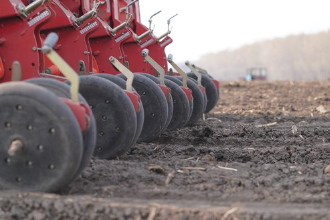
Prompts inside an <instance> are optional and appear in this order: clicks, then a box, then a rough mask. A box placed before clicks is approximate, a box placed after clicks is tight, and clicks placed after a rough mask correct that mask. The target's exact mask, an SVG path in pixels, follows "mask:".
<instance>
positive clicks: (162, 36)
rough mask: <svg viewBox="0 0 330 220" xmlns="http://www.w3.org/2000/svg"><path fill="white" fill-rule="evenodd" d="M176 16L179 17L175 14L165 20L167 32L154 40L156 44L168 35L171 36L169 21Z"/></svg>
mask: <svg viewBox="0 0 330 220" xmlns="http://www.w3.org/2000/svg"><path fill="white" fill-rule="evenodd" d="M178 15H179V14H176V15H174V16H172V17H170V19H168V20H167V25H168V30H167V32H166V33H165V34H163V35H161V36H160V37H157V38H156V41H157V42H159V41H160V40H161V39H163V38H164V37H166V36H168V35H170V34H171V32H172V30H171V28H170V24H171V20H172V19H173V18H174V17H176V16H178Z"/></svg>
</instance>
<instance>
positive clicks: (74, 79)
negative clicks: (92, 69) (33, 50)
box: [42, 33, 79, 103]
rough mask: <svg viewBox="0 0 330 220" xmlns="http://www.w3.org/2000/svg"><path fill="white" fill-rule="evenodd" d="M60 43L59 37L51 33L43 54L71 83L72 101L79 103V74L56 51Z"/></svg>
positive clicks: (45, 43) (45, 42)
mask: <svg viewBox="0 0 330 220" xmlns="http://www.w3.org/2000/svg"><path fill="white" fill-rule="evenodd" d="M57 41H58V35H57V34H55V33H50V34H49V35H48V36H47V38H46V39H45V41H44V44H43V46H42V52H43V53H44V54H46V56H47V57H48V59H50V61H51V62H53V63H54V64H55V65H56V66H57V67H58V68H59V70H60V71H61V72H62V74H63V75H64V76H65V77H66V78H67V79H68V80H69V81H70V83H71V86H70V92H71V100H72V102H74V103H79V77H78V74H77V73H76V72H75V71H74V70H73V69H72V68H71V66H69V64H67V63H66V62H65V61H64V60H63V59H62V57H61V56H60V55H58V54H57V53H56V52H55V51H54V50H53V46H54V45H55V44H56V42H57Z"/></svg>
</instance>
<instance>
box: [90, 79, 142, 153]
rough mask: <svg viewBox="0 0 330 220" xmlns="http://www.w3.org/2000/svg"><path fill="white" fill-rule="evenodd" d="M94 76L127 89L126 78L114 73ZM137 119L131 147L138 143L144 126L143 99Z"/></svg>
mask: <svg viewBox="0 0 330 220" xmlns="http://www.w3.org/2000/svg"><path fill="white" fill-rule="evenodd" d="M93 76H98V77H102V78H104V79H107V80H110V81H111V82H113V83H115V84H116V85H117V86H119V87H120V88H122V89H123V90H125V89H126V82H125V80H123V79H122V78H119V77H117V76H113V75H109V74H103V73H100V74H94V75H93ZM133 90H134V92H136V90H135V89H134V88H133ZM136 119H137V127H136V132H135V135H134V138H133V141H132V143H131V147H133V146H134V145H135V144H136V142H137V140H138V139H139V137H140V135H141V132H142V128H143V122H144V109H143V105H142V101H141V100H140V102H139V110H138V112H136ZM131 147H130V148H131Z"/></svg>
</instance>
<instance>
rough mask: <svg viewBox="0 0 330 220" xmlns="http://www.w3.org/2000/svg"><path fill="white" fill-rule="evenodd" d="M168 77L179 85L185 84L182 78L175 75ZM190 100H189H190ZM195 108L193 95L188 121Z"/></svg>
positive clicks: (167, 77)
mask: <svg viewBox="0 0 330 220" xmlns="http://www.w3.org/2000/svg"><path fill="white" fill-rule="evenodd" d="M165 78H166V79H168V80H171V81H172V82H174V83H176V84H177V85H178V86H183V83H182V80H180V79H178V78H177V77H175V76H168V75H166V76H165ZM188 102H189V100H188ZM193 110H194V97H191V100H190V102H189V115H188V121H189V120H190V117H191V115H192V112H193ZM188 121H187V122H186V124H187V123H188Z"/></svg>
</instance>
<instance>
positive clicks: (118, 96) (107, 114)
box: [79, 76, 137, 159]
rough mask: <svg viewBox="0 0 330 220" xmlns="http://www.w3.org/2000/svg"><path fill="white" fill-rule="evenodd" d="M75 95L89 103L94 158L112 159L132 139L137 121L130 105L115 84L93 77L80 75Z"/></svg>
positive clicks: (122, 151) (120, 153) (125, 149)
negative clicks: (94, 128) (94, 133)
mask: <svg viewBox="0 0 330 220" xmlns="http://www.w3.org/2000/svg"><path fill="white" fill-rule="evenodd" d="M79 92H80V93H81V94H82V95H83V96H84V98H85V99H86V100H87V102H88V103H89V105H90V107H91V109H92V111H93V114H94V117H95V120H96V125H97V131H98V137H97V141H96V149H95V151H94V156H96V157H98V158H102V159H115V158H117V157H119V156H121V155H122V154H124V153H125V152H126V151H127V150H128V149H129V148H130V146H131V143H132V141H133V139H134V136H135V133H136V128H137V119H136V114H135V110H134V106H133V104H132V102H131V100H130V99H129V98H128V96H127V95H126V93H125V92H124V91H123V90H122V89H121V88H120V87H119V86H117V85H116V84H114V83H112V82H110V81H109V80H106V79H103V78H101V77H97V76H80V87H79Z"/></svg>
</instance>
